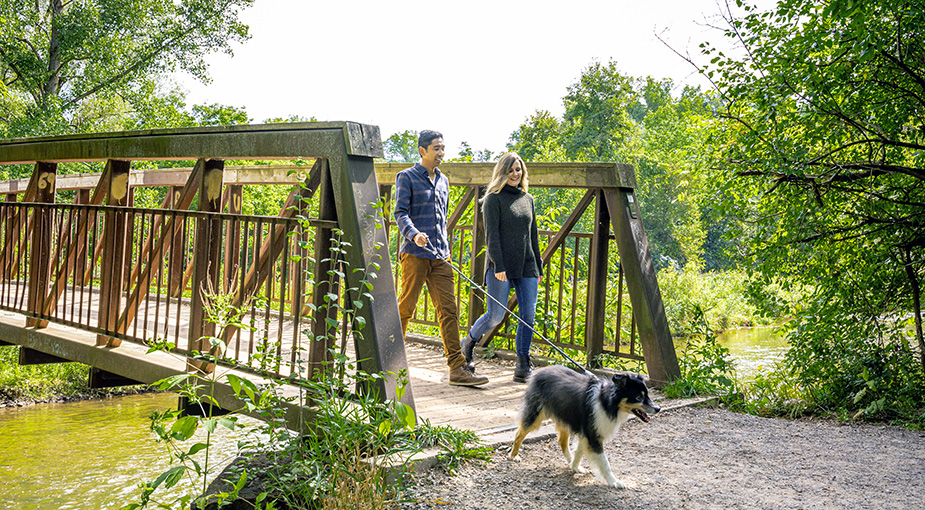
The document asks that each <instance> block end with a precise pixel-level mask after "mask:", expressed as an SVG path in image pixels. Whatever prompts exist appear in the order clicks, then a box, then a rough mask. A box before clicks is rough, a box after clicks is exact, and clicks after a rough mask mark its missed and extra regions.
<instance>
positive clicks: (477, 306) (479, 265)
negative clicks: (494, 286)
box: [468, 186, 488, 328]
mask: <svg viewBox="0 0 925 510" xmlns="http://www.w3.org/2000/svg"><path fill="white" fill-rule="evenodd" d="M473 187H474V188H476V194H475V204H474V205H473V207H474V209H473V211H472V252H471V255H470V258H469V274H470V275H472V281H474V282H476V283H478V284H479V285H482V284H483V283H484V282H485V270H486V269H487V265H488V256H487V253H486V249H485V218H484V217H483V215H482V207H481V200H482V198H483V197H484V196H485V187H484V186H473ZM484 313H485V295H484V294H483V293H482V292H481V291H479V290H477V289H476V288H475V287H470V288H469V319H468V326H469V327H470V328H471V327H472V325H473V324H475V321H476V320H478V318H479V317H481V316H482V314H484Z"/></svg>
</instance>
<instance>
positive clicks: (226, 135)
mask: <svg viewBox="0 0 925 510" xmlns="http://www.w3.org/2000/svg"><path fill="white" fill-rule="evenodd" d="M378 135H379V128H378V127H377V126H369V125H363V124H358V123H355V122H297V123H280V124H257V125H254V124H248V125H239V126H216V127H195V128H171V129H153V130H147V131H131V132H124V131H123V132H114V133H94V134H80V135H65V136H51V137H35V138H20V139H12V140H0V164H4V165H8V164H21V163H34V162H37V161H47V162H59V163H60V162H64V161H105V160H107V159H115V158H118V159H128V160H184V159H198V158H200V157H202V156H203V155H205V154H209V155H221V156H222V157H223V158H225V159H264V160H280V159H283V160H284V159H298V158H313V157H316V156H325V155H328V154H344V152H345V151H346V154H347V155H348V156H357V157H368V158H376V157H378V158H381V157H382V156H383V153H382V144H381V142H380V141H377V140H376V139H377V138H378Z"/></svg>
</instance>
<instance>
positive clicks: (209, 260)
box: [188, 159, 225, 371]
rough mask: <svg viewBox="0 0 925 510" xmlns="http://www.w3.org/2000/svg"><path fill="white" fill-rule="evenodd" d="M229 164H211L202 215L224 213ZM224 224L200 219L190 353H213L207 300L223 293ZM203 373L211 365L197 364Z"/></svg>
mask: <svg viewBox="0 0 925 510" xmlns="http://www.w3.org/2000/svg"><path fill="white" fill-rule="evenodd" d="M224 166H225V162H224V161H222V160H220V159H210V160H207V161H206V163H205V166H204V167H203V172H202V179H201V180H200V185H199V193H198V196H199V202H198V209H199V211H200V212H221V209H222V170H223V168H224ZM221 226H222V222H221V220H217V219H208V218H196V232H195V237H194V239H195V241H194V245H193V246H194V249H195V253H194V254H193V264H194V265H193V282H194V283H193V294H192V297H191V298H190V307H191V310H190V325H189V338H188V341H189V347H188V348H189V350H191V351H199V352H210V351H211V350H212V349H211V346H210V343H209V341H208V339H209V338H210V337H213V336H215V323H214V322H212V321H211V320H209V317H207V316H206V307H205V300H206V299H209V298H208V295H209V294H210V293H213V292H220V291H221V288H222V286H221V285H220V284H219V281H218V275H219V274H220V269H221V257H222V252H221V246H222V229H221ZM193 364H194V365H196V366H197V367H198V368H199V369H201V370H204V371H211V365H205V364H202V363H198V362H196V361H194V362H193Z"/></svg>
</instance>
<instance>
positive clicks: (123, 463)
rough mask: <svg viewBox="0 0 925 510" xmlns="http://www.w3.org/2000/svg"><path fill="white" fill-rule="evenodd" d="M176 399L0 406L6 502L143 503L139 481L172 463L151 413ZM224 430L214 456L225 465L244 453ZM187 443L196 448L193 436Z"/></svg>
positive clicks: (53, 505) (30, 505) (22, 505)
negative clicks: (158, 440) (152, 423)
mask: <svg viewBox="0 0 925 510" xmlns="http://www.w3.org/2000/svg"><path fill="white" fill-rule="evenodd" d="M176 406H177V397H176V396H175V395H171V394H166V393H155V394H144V395H131V396H124V397H115V398H111V399H106V400H93V401H81V402H71V403H64V404H39V405H33V406H28V407H20V408H3V409H0V509H11V510H12V509H17V510H52V509H55V510H57V509H62V510H63V509H68V510H70V509H74V510H77V509H80V510H91V509H92V510H97V509H110V508H116V509H117V508H119V507H121V506H122V505H125V504H128V503H137V502H138V494H139V492H140V491H139V489H138V487H137V485H138V483H139V482H142V481H154V479H155V478H156V477H157V476H158V475H159V474H160V473H162V472H164V471H166V470H167V469H168V468H169V467H170V466H169V462H168V456H167V452H166V450H165V449H164V446H163V445H162V444H158V443H156V442H155V440H154V439H155V436H154V433H153V432H151V431H150V429H149V427H148V426H149V424H150V420H149V419H148V417H149V416H150V415H151V413H153V412H154V411H164V410H167V409H176ZM217 430H219V431H221V432H224V434H222V433H221V432H220V436H219V437H220V439H219V440H218V441H216V442H215V443H214V444H213V448H212V451H211V453H210V458H211V460H210V463H213V465H214V466H216V467H217V468H221V467H224V466H225V465H226V464H228V463H229V462H230V461H231V460H232V459H233V458H234V457H235V455H236V454H237V436H236V435H235V434H234V433H232V432H231V431H228V430H226V429H223V428H222V427H219V428H218V429H217ZM200 432H202V431H200ZM202 437H204V436H202ZM213 437H214V436H213ZM197 439H200V440H201V439H202V438H201V437H198V436H197ZM187 443H188V444H186V448H189V446H190V445H192V440H190V441H187ZM199 460H200V462H202V458H200V459H199ZM187 487H189V486H188V485H187ZM181 490H182V489H181V486H177V487H175V490H173V491H172V492H170V493H168V495H173V496H174V497H175V496H176V495H179V494H180V493H181ZM186 493H190V492H186ZM155 494H157V493H155ZM158 500H161V499H160V498H158Z"/></svg>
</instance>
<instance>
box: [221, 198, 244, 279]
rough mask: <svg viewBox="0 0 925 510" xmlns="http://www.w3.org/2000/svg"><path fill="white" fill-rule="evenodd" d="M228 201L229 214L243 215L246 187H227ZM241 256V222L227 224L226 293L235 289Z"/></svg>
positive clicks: (224, 275)
mask: <svg viewBox="0 0 925 510" xmlns="http://www.w3.org/2000/svg"><path fill="white" fill-rule="evenodd" d="M225 192H226V195H227V197H226V199H227V201H228V214H241V211H243V210H244V186H242V185H241V184H230V185H228V186H227V188H226V190H225ZM240 254H241V222H240V221H238V220H234V221H229V222H227V223H226V224H225V259H224V260H225V270H224V273H223V277H222V282H223V288H224V291H225V292H229V291H231V289H232V288H233V287H234V284H235V282H234V280H235V277H236V276H237V275H239V274H240V273H241V271H240V267H238V265H239V263H240V261H238V258H239V257H240Z"/></svg>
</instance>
